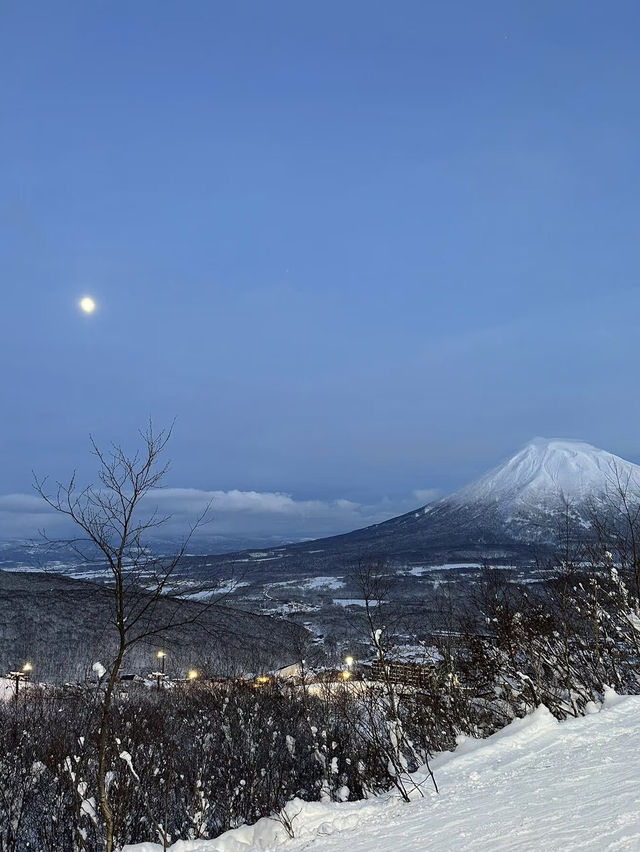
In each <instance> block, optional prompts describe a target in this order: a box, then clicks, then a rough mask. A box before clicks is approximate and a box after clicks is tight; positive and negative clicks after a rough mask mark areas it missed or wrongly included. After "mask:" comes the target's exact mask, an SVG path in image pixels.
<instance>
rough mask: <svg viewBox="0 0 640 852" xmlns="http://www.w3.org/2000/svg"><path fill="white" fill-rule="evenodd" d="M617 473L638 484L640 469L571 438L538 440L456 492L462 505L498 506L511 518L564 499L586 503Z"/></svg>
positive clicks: (606, 486) (604, 451) (609, 483)
mask: <svg viewBox="0 0 640 852" xmlns="http://www.w3.org/2000/svg"><path fill="white" fill-rule="evenodd" d="M616 472H618V473H619V474H621V475H622V477H624V478H629V480H631V481H632V482H636V483H640V467H639V466H638V465H635V464H632V463H631V462H628V461H625V460H624V459H622V458H620V457H619V456H616V455H613V453H609V452H607V451H606V450H601V449H599V448H598V447H594V446H593V445H592V444H588V443H586V442H585V441H581V440H577V439H573V438H534V439H533V440H532V441H530V442H529V443H528V444H527V445H526V446H525V447H523V449H522V450H520V451H519V452H518V453H516V454H515V455H514V456H512V457H511V458H510V459H508V460H507V461H506V462H504V464H502V465H500V466H499V467H497V468H495V469H494V470H492V471H490V472H489V473H487V474H485V475H484V476H482V477H480V479H478V480H476V481H475V482H472V483H471V484H470V485H467V486H466V487H465V488H462V489H461V490H460V491H457V492H456V493H455V494H454V495H452V497H451V498H449V499H450V500H451V501H453V502H455V503H458V504H468V503H478V502H482V503H493V504H496V503H499V504H500V507H501V509H502V510H503V511H506V513H508V514H510V513H511V512H512V511H513V509H514V508H517V507H519V506H526V505H530V506H535V505H539V504H541V503H549V502H550V501H553V500H555V501H557V500H558V499H559V498H561V497H566V498H568V499H570V500H572V501H582V500H584V499H585V498H586V497H588V496H594V497H596V496H600V495H602V494H604V493H605V492H606V491H607V490H609V489H610V488H611V485H612V480H613V479H614V477H615V474H616Z"/></svg>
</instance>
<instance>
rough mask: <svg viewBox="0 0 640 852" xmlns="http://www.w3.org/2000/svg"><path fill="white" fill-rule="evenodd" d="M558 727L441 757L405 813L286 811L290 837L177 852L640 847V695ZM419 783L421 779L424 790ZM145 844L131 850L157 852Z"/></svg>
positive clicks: (395, 806) (352, 807)
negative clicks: (432, 780)
mask: <svg viewBox="0 0 640 852" xmlns="http://www.w3.org/2000/svg"><path fill="white" fill-rule="evenodd" d="M593 710H594V712H593V713H592V714H590V715H588V716H586V717H584V718H580V719H571V720H569V721H567V722H563V723H561V724H560V723H558V722H557V721H556V720H555V719H554V718H553V717H552V716H551V714H550V713H549V712H548V711H547V710H546V709H545V708H544V707H540V708H538V710H536V711H535V712H534V713H533V714H531V715H530V716H528V717H526V718H525V719H519V720H516V721H515V722H513V723H512V724H511V725H509V726H508V727H506V728H504V729H503V730H502V731H499V732H498V733H497V734H494V735H493V736H492V737H489V738H488V739H486V740H482V741H474V740H466V741H464V742H462V743H461V744H460V745H459V747H458V749H457V750H456V751H455V752H454V753H445V754H441V755H438V756H437V757H436V758H435V759H434V761H433V769H434V771H435V774H436V779H437V782H438V785H439V787H440V793H439V794H436V793H435V792H434V791H433V788H432V787H430V781H428V780H424V784H423V785H421V789H422V790H423V793H424V797H421V796H420V795H419V794H416V795H415V796H414V798H413V800H412V801H411V802H410V803H408V804H406V803H403V802H402V801H400V800H399V799H398V797H397V796H395V797H394V796H393V795H384V796H379V797H377V798H374V799H369V800H368V801H364V802H353V803H351V802H346V803H343V804H335V803H305V802H301V801H297V800H294V801H293V802H290V803H289V805H288V806H287V813H288V815H289V818H290V820H291V822H292V824H293V831H294V833H295V837H294V838H290V837H289V836H288V835H287V832H286V831H285V829H284V827H283V826H282V825H281V824H280V823H279V822H277V821H276V820H272V819H262V820H260V821H259V822H258V823H256V825H254V826H245V827H243V828H240V829H235V830H233V831H229V832H227V833H226V834H224V835H221V836H220V837H218V838H217V839H215V840H208V841H202V840H200V841H184V842H178V843H175V844H174V845H173V846H172V847H171V852H250V851H251V850H255V852H269V850H280V849H281V850H283V852H302V850H315V849H317V850H327V852H371V850H375V852H425V850H429V852H456V850H473V852H500V850H502V852H506V850H531V852H533V850H535V852H539V851H540V850H545V852H554V850H557V852H560V850H562V852H570V851H571V850H576V852H577V850H617V851H618V852H620V850H639V849H640V762H639V761H638V760H637V756H636V749H637V743H638V741H640V696H631V697H618V696H616V695H615V694H613V693H612V694H611V695H610V696H609V697H608V698H607V701H606V702H605V706H604V708H603V709H602V710H601V711H600V712H598V709H597V708H595V707H594V708H593ZM421 780H423V779H422V778H421V776H416V781H418V782H420V781H421ZM161 848H162V847H161V846H159V845H157V844H155V843H143V844H136V845H133V846H125V847H124V850H123V852H125V850H126V852H160V850H161Z"/></svg>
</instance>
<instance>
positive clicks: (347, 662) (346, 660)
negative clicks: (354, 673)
mask: <svg viewBox="0 0 640 852" xmlns="http://www.w3.org/2000/svg"><path fill="white" fill-rule="evenodd" d="M344 664H345V666H346V667H347V668H348V669H350V668H351V666H352V665H353V657H345V658H344Z"/></svg>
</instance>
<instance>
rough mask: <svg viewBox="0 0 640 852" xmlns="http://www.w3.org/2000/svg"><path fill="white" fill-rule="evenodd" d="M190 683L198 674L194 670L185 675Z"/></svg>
mask: <svg viewBox="0 0 640 852" xmlns="http://www.w3.org/2000/svg"><path fill="white" fill-rule="evenodd" d="M187 677H188V678H189V680H190V681H192V682H193V681H194V680H196V679H197V677H198V672H197V671H196V670H195V669H189V674H188V675H187Z"/></svg>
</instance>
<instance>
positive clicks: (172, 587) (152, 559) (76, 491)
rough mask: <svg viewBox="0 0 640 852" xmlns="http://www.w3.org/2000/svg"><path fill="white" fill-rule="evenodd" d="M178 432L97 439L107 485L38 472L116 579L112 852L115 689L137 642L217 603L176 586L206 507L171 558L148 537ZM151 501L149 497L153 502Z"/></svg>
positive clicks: (103, 755) (78, 545)
mask: <svg viewBox="0 0 640 852" xmlns="http://www.w3.org/2000/svg"><path fill="white" fill-rule="evenodd" d="M170 437H171V429H166V430H160V431H159V432H156V431H154V429H153V426H152V425H151V423H149V425H148V426H147V428H146V429H145V430H142V431H141V432H140V438H141V444H142V446H141V449H139V450H138V451H137V452H135V453H134V454H129V453H127V452H126V451H125V449H123V447H122V446H119V445H115V444H114V445H111V447H110V449H109V450H108V451H104V450H102V449H101V448H100V447H99V446H98V445H97V444H96V442H95V441H94V440H93V438H92V439H91V446H92V450H93V455H94V456H95V457H96V458H97V460H98V465H99V471H98V479H99V482H100V485H99V486H94V485H89V486H87V487H85V488H79V487H78V485H77V481H76V474H75V472H74V474H73V475H72V476H71V478H70V480H69V482H68V483H66V484H64V483H61V482H58V483H57V486H56V488H55V490H54V492H53V494H51V493H49V491H48V488H47V482H46V480H43V479H38V478H37V477H35V483H34V487H35V490H36V491H37V493H38V494H39V495H40V496H41V497H42V498H43V499H44V500H45V501H46V502H47V504H48V505H49V506H50V507H51V508H52V509H54V510H55V511H56V512H60V513H61V514H63V515H65V516H66V517H67V518H68V519H69V520H70V521H71V522H73V524H75V527H76V528H77V529H79V530H80V535H79V536H78V537H75V538H72V539H71V540H69V541H67V542H65V543H66V544H68V545H69V544H70V545H71V546H72V547H73V548H74V550H75V551H76V552H77V553H78V554H79V555H80V556H81V557H83V558H87V557H88V555H89V554H90V553H93V554H95V553H96V551H97V553H98V554H99V556H100V557H101V558H103V559H104V560H105V561H106V566H107V569H108V572H109V582H108V583H107V586H106V590H105V592H106V596H105V601H108V605H109V607H110V615H109V622H110V624H111V625H112V627H113V630H114V633H115V637H116V643H115V655H114V658H113V660H112V661H111V663H110V665H109V668H108V671H107V677H106V678H105V688H104V693H103V695H102V701H101V707H100V713H99V723H98V731H97V788H98V801H99V805H100V810H101V812H102V816H103V818H104V822H105V828H106V848H107V852H112V850H113V848H114V814H113V810H112V806H111V803H110V800H109V791H108V785H107V781H106V778H107V769H108V754H109V741H110V736H109V735H110V729H111V728H110V715H111V706H112V701H113V697H114V689H115V686H116V683H117V681H118V678H119V674H120V671H121V669H122V664H123V660H124V658H125V655H126V654H127V652H129V651H130V650H131V648H132V647H134V646H135V645H137V644H138V643H140V642H143V641H144V640H148V639H149V638H150V637H153V636H158V635H165V634H166V633H167V631H170V630H175V629H176V628H178V627H183V626H185V625H187V624H193V623H194V622H195V621H196V620H198V619H199V618H200V617H201V616H202V615H203V613H204V612H205V611H206V610H207V608H208V606H211V602H210V603H209V604H208V605H201V606H194V605H190V606H188V607H187V606H185V602H184V600H181V598H180V596H179V594H180V591H182V592H184V589H183V588H182V589H180V587H179V586H178V585H177V584H176V583H175V580H176V576H175V575H176V569H177V568H178V565H179V563H180V561H181V559H182V557H183V556H184V554H185V550H186V547H187V544H188V542H189V540H190V538H191V536H192V535H193V533H194V532H195V530H196V529H197V528H198V527H199V526H200V524H201V523H203V521H204V520H205V518H206V516H207V513H208V507H207V509H206V510H205V512H204V513H203V514H202V515H200V517H199V518H198V519H197V520H196V521H195V523H193V524H192V525H191V527H190V529H189V530H188V533H187V535H186V537H185V539H184V541H183V544H182V546H181V547H180V548H179V549H178V551H177V552H176V553H174V554H173V555H172V556H170V557H168V558H167V557H158V556H156V555H154V554H153V552H152V551H151V550H150V549H149V548H148V546H147V543H146V537H147V536H148V534H149V533H151V532H152V531H153V530H155V529H157V528H158V527H160V526H161V525H162V524H164V523H165V522H166V521H167V520H169V517H168V516H161V515H159V514H158V512H157V510H151V509H149V508H148V507H147V505H146V504H144V502H143V501H145V498H148V497H149V495H150V492H152V491H153V489H156V488H158V487H159V486H160V485H161V482H162V480H163V478H164V476H165V474H166V473H167V470H168V464H166V463H161V461H160V457H161V455H162V453H163V451H164V450H165V448H166V445H167V442H168V441H169V438H170ZM147 502H148V501H147Z"/></svg>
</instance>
